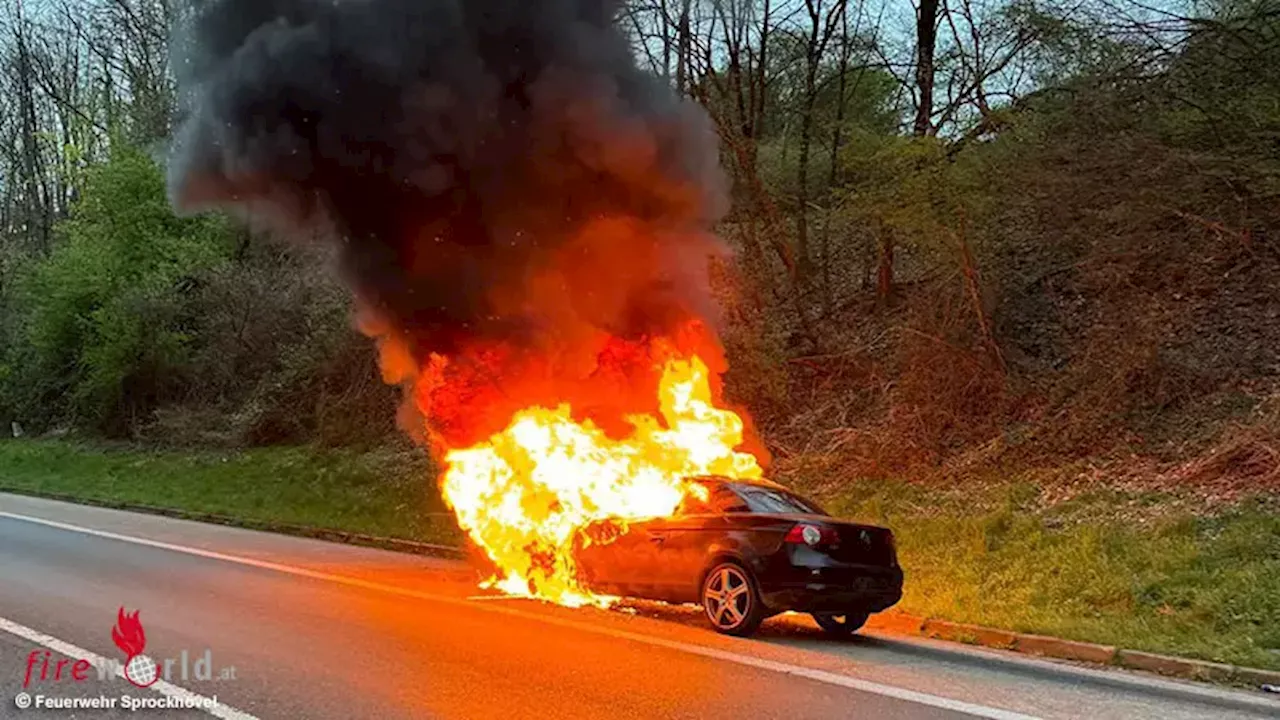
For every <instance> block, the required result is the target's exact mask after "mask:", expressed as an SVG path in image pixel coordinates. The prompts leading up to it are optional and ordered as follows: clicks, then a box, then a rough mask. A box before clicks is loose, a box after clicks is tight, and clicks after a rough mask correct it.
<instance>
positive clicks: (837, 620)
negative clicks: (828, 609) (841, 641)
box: [812, 612, 870, 637]
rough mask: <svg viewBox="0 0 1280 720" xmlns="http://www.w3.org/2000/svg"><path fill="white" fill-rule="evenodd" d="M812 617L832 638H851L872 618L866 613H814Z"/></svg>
mask: <svg viewBox="0 0 1280 720" xmlns="http://www.w3.org/2000/svg"><path fill="white" fill-rule="evenodd" d="M812 615H813V619H814V621H815V622H817V623H818V627H820V628H822V632H824V633H826V634H828V635H830V636H832V637H849V636H850V635H852V634H854V633H855V632H857V631H858V628H861V627H862V626H863V625H865V624H866V622H867V618H868V617H870V615H869V614H868V613H864V612H847V613H842V614H837V613H812Z"/></svg>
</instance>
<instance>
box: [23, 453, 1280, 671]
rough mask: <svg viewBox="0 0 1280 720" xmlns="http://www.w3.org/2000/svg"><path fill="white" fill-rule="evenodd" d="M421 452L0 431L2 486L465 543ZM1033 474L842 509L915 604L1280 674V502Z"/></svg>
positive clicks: (857, 484)
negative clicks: (882, 539) (1216, 500)
mask: <svg viewBox="0 0 1280 720" xmlns="http://www.w3.org/2000/svg"><path fill="white" fill-rule="evenodd" d="M432 477H433V476H432V469H431V466H430V463H429V462H427V460H426V459H425V458H424V457H423V456H422V454H421V453H418V452H411V451H392V450H382V451H377V452H372V453H364V454H358V453H353V452H348V451H335V450H319V449H312V448H268V449H259V450H250V451H243V452H211V451H205V452H159V451H144V450H136V449H127V448H105V447H102V446H96V445H79V444H73V443H66V442H54V441H28V440H5V441H0V488H8V489H19V490H28V491H44V492H57V493H65V494H69V495H73V496H76V497H81V498H92V499H99V500H112V501H127V502H136V503H143V504H147V505H155V506H162V507H170V508H179V509H185V510H196V511H202V512H213V513H220V514H226V515H233V516H238V517H242V518H247V519H253V520H266V521H275V522H286V523H297V524H303V525H310V526H315V527H326V528H334V529H340V530H349V531H356V532H364V533H370V534H377V535H384V536H391V537H399V538H407V539H412V540H422V541H428V542H432V541H434V542H451V541H455V540H457V539H458V530H457V528H456V527H455V526H454V525H453V523H452V522H451V521H450V520H449V519H448V518H442V517H439V516H433V515H430V513H438V512H441V511H443V510H444V508H443V506H442V505H441V502H440V499H439V497H438V495H437V494H436V490H435V482H434V480H433V479H432ZM1041 495H1042V493H1041V490H1040V488H1039V487H1038V486H1036V485H1034V484H1031V483H1018V482H1000V481H994V482H986V483H982V484H975V485H974V486H966V487H958V486H957V487H951V488H937V487H927V486H923V485H919V484H913V483H904V482H889V481H874V482H872V481H854V482H851V483H848V484H846V485H844V486H843V487H842V488H841V489H840V491H839V492H838V493H837V494H836V495H835V496H834V497H824V498H822V499H824V500H826V501H827V505H828V507H829V509H830V510H832V511H833V512H835V513H837V514H839V515H843V516H846V517H851V518H855V519H861V520H864V521H870V522H876V523H881V524H886V525H888V526H890V527H892V528H893V529H894V531H895V532H896V533H897V536H898V545H899V554H900V557H901V560H902V564H903V567H904V568H905V570H906V573H907V583H906V595H905V597H904V598H903V601H902V603H901V606H900V607H901V608H902V609H903V610H905V611H908V612H912V613H917V614H921V615H926V616H930V617H936V618H943V619H947V620H954V621H958V622H967V623H976V624H980V625H989V626H993V627H1000V628H1006V629H1011V630H1017V631H1022V632H1033V633H1042V634H1047V635H1054V636H1058V637H1065V638H1071V639H1077V640H1087V641H1092V642H1101V643H1106V644H1113V645H1117V646H1120V647H1125V648H1132V649H1137V650H1147V651H1152V652H1161V653H1168V654H1174V655H1183V656H1190V657H1197V658H1202V659H1206V660H1214V661H1218V662H1229V663H1235V664H1240V665H1248V666H1254V667H1267V668H1277V669H1280V653H1278V652H1275V651H1276V650H1280V512H1277V509H1276V504H1275V503H1274V500H1273V501H1272V502H1271V504H1268V503H1266V502H1263V501H1261V500H1254V501H1250V502H1245V503H1242V504H1238V505H1236V506H1233V507H1231V508H1229V509H1225V510H1219V511H1216V512H1213V513H1207V512H1200V513H1196V514H1192V513H1191V512H1190V511H1189V510H1186V509H1179V508H1185V507H1187V506H1186V505H1185V504H1180V503H1178V502H1177V500H1178V498H1176V497H1174V496H1171V495H1170V496H1165V495H1159V494H1153V493H1147V494H1124V493H1120V492H1105V493H1103V492H1094V493H1092V494H1085V495H1081V496H1079V497H1077V498H1075V499H1073V500H1070V501H1067V502H1060V503H1057V504H1052V505H1049V504H1046V503H1044V502H1043V501H1042V499H1041Z"/></svg>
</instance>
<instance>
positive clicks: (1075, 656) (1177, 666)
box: [866, 612, 1280, 693]
mask: <svg viewBox="0 0 1280 720" xmlns="http://www.w3.org/2000/svg"><path fill="white" fill-rule="evenodd" d="M866 627H867V628H868V629H871V630H882V631H885V632H888V633H896V634H901V635H915V636H919V637H927V638H934V639H937V640H947V641H951V642H959V643H965V644H967V645H977V646H979V647H988V648H995V649H999V650H1012V651H1014V652H1018V653H1022V654H1025V655H1039V656H1041V657H1048V658H1056V659H1059V660H1074V661H1077V662H1086V663H1091V664H1095V665H1113V666H1117V667H1123V668H1128V669H1130V670H1142V671H1145V672H1150V673H1155V674H1157V675H1165V676H1169V677H1176V678H1182V679H1186V680H1199V681H1202V682H1214V683H1225V684H1232V685H1247V686H1250V687H1253V688H1255V689H1261V690H1264V691H1266V692H1272V693H1274V692H1278V691H1280V671H1276V670H1263V669H1260V668H1249V667H1240V666H1236V665H1224V664H1222V663H1215V662H1207V661H1204V660H1192V659H1190V658H1180V657H1173V656H1170V655H1157V654H1155V653H1148V652H1141V651H1138V650H1125V649H1122V648H1115V647H1112V646H1110V645H1098V644H1095V643H1087V642H1078V641H1075V640H1063V639H1061V638H1054V637H1047V636H1044V635H1031V634H1027V633H1018V632H1012V631H1009V630H1000V629H998V628H989V627H983V626H981V625H966V624H964V623H953V622H949V621H947V620H938V619H935V618H924V617H919V616H916V615H911V614H909V613H901V612H887V613H880V614H879V615H872V616H871V618H870V619H869V620H868V621H867V625H866ZM1269 688H1276V689H1269Z"/></svg>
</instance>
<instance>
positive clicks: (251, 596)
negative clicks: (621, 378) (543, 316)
mask: <svg viewBox="0 0 1280 720" xmlns="http://www.w3.org/2000/svg"><path fill="white" fill-rule="evenodd" d="M121 606H125V607H126V608H128V609H129V610H140V611H141V614H140V619H141V621H142V623H143V625H144V627H145V630H146V638H147V645H146V655H147V656H149V657H151V658H152V659H154V660H156V661H157V663H158V664H159V665H161V666H162V667H163V666H164V665H165V661H166V660H169V661H170V662H169V671H168V673H166V674H165V678H166V680H165V681H164V682H162V683H158V684H157V685H155V686H152V687H151V688H148V689H139V688H136V687H134V686H132V685H131V684H129V683H128V682H126V681H125V680H123V679H121V678H119V677H113V676H112V674H111V673H112V669H113V667H114V666H111V665H109V664H107V663H108V662H117V661H123V660H124V656H123V654H122V653H121V652H120V651H119V650H118V649H117V648H116V646H115V645H114V644H113V642H112V640H111V628H112V626H113V624H114V623H115V620H116V612H117V609H118V608H119V607H121ZM46 650H48V651H49V658H50V665H49V670H48V671H47V673H46V675H47V677H46V679H45V680H44V681H41V680H40V678H39V676H40V672H39V670H40V667H41V664H40V663H41V661H42V659H43V658H44V655H43V653H44V652H45V651H46ZM184 652H185V654H186V660H187V661H186V663H185V668H186V669H185V672H184V669H183V668H184V663H183V654H184ZM33 653H35V656H34V657H36V658H37V662H36V663H35V667H34V670H33V672H32V678H31V679H30V680H29V681H28V678H27V669H28V664H29V659H30V658H32V657H33V655H32V654H33ZM78 658H90V659H92V660H93V661H94V662H95V663H98V664H102V665H104V666H105V667H106V668H107V670H106V674H105V676H102V677H100V676H99V674H98V672H97V670H96V669H95V670H93V671H92V672H90V673H88V675H89V677H87V678H86V679H85V680H84V681H76V680H75V679H73V678H71V677H70V669H71V668H72V667H73V665H72V663H73V662H74V660H75V659H78ZM58 659H66V660H67V662H66V663H65V664H64V667H63V670H64V674H63V677H62V679H61V680H58V679H55V678H54V675H55V674H56V666H57V660H58ZM197 660H199V661H201V662H199V663H197ZM82 676H83V673H82ZM24 685H26V687H24ZM22 692H26V693H27V694H28V696H30V697H31V698H32V701H33V702H35V701H37V700H39V701H42V702H48V701H49V699H50V698H97V697H102V698H106V699H112V698H114V699H115V700H116V701H117V704H118V703H119V702H120V701H121V698H122V696H128V697H129V698H133V699H134V700H137V699H138V698H150V701H151V702H168V703H176V702H178V701H180V700H184V699H185V700H186V701H199V700H200V699H201V698H207V699H212V698H215V697H216V699H217V701H218V704H217V705H216V706H214V707H212V708H211V709H209V710H206V711H200V710H173V709H143V710H139V711H137V712H131V711H130V710H128V709H127V708H124V707H121V706H119V705H118V706H117V708H116V709H115V710H107V711H103V710H96V709H86V710H76V711H69V710H65V709H52V710H51V709H45V710H37V709H28V710H19V709H18V708H17V706H16V704H15V697H16V696H17V695H18V694H19V693H22ZM211 715H212V716H217V717H223V718H230V719H234V720H251V719H252V718H263V719H265V718H284V719H289V720H292V719H294V718H308V719H323V718H335V719H338V718H340V719H342V720H347V719H349V718H372V717H378V718H466V719H472V718H503V719H504V720H515V719H518V718H564V719H567V720H571V719H573V718H593V719H606V718H614V717H617V718H704V717H716V718H718V717H739V718H787V719H788V720H797V719H799V718H823V719H829V718H886V719H889V718H904V719H907V718H910V719H916V718H920V719H923V718H962V717H991V718H1009V719H1010V720H1012V719H1014V718H1020V717H1040V718H1081V717H1088V718H1144V717H1150V718H1160V719H1161V720H1180V719H1182V718H1187V719H1190V718H1196V719H1197V720H1198V719H1200V718H1262V717H1280V702H1276V701H1273V700H1270V699H1268V698H1266V697H1264V696H1261V695H1255V694H1250V693H1244V692H1235V691H1226V690H1220V689H1216V688H1208V687H1205V686H1199V685H1192V684H1189V683H1175V682H1171V681H1167V680H1159V679H1150V678H1146V677H1145V676H1136V675H1131V674H1126V673H1119V672H1103V671H1096V670H1087V669H1080V668H1076V667H1073V666H1070V665H1065V664H1057V663H1049V662H1045V661H1034V660H1027V659H1023V658H1020V657H1017V656H1013V655H1012V654H1009V653H997V652H988V651H977V650H971V649H958V648H954V647H952V646H949V645H946V644H942V643H933V642H928V641H923V642H922V641H907V640H903V639H895V638H892V637H889V636H881V635H874V634H873V635H870V636H867V635H862V636H859V637H856V638H853V639H851V640H848V641H830V640H828V639H826V638H823V637H822V636H821V635H820V634H819V633H818V632H817V630H816V629H815V628H813V627H812V625H811V624H809V623H807V622H803V621H801V620H800V619H798V618H777V619H774V620H772V621H770V622H768V623H766V625H765V627H764V628H763V629H762V631H761V633H760V635H759V636H758V637H757V638H755V639H752V640H741V639H736V638H726V637H722V636H719V635H716V634H714V633H712V632H711V631H709V630H707V629H705V628H703V627H702V626H701V622H700V618H699V616H698V613H697V612H696V610H695V609H689V608H670V607H664V606H656V605H642V606H637V607H633V608H630V609H627V610H624V611H618V610H613V611H601V610H594V609H582V610H569V609H565V608H559V607H553V606H547V605H543V604H541V603H535V602H530V601H521V600H510V599H503V598H495V597H493V596H490V595H486V594H483V593H481V592H479V591H477V590H476V589H475V577H474V575H473V573H472V572H471V571H469V570H468V569H467V567H466V566H465V565H462V564H461V563H457V562H451V561H445V560H436V559H430V558H421V557H414V556H406V555H400V554H396V553H389V552H383V551H378V550H369V549H363V548H354V547H348V546H342V545H333V544H329V543H323V542H318V541H310V540H303V539H298V538H290V537H281V536H275V535H270V534H266V533H258V532H252V531H245V530H239V529H234V528H225V527H218V526H210V525H202V524H198V523H190V522H185V521H178V520H172V519H167V518H159V517H152V516H146V515H136V514H131V513H122V512H117V511H112V510H103V509H99V508H88V507H81V506H76V505H68V504H64V503H57V502H51V501H45V500H36V499H31V498H23V497H17V496H11V495H3V494H0V717H21V718H38V717H50V718H54V717H57V718H61V717H85V718H107V717H109V718H120V717H165V718H168V717H175V718H187V717H196V718H198V717H204V718H208V717H210V716H211Z"/></svg>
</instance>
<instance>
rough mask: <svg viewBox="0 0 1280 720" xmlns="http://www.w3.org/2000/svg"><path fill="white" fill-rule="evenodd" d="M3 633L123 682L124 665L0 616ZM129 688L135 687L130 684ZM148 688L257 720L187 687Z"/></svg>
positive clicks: (227, 719)
mask: <svg viewBox="0 0 1280 720" xmlns="http://www.w3.org/2000/svg"><path fill="white" fill-rule="evenodd" d="M0 630H3V631H4V632H7V633H9V634H10V635H17V636H18V637H20V638H23V639H24V640H28V641H30V642H33V643H35V644H37V645H40V646H42V647H46V648H48V649H50V650H52V651H54V652H56V653H58V654H59V655H66V656H67V657H69V658H73V659H75V660H87V661H88V662H89V664H90V665H93V666H94V667H98V668H103V667H114V668H115V673H114V674H115V676H116V677H118V678H121V679H124V665H123V664H122V663H118V662H112V661H111V660H108V659H107V658H105V657H103V656H101V655H98V654H97V653H93V652H90V651H88V650H85V649H84V648H82V647H78V646H76V645H72V644H71V643H69V642H66V641H64V640H59V639H58V638H56V637H54V636H52V635H48V634H45V633H42V632H40V631H39V630H32V629H31V628H29V627H27V626H25V625H19V624H18V623H16V622H13V621H12V620H6V619H4V618H2V617H0ZM129 687H134V686H133V685H130V686H129ZM147 689H148V690H154V691H156V692H158V693H160V694H161V695H165V696H167V697H171V698H173V699H174V700H178V701H181V702H182V703H184V705H190V706H191V707H192V708H193V709H199V710H203V711H204V712H207V713H209V714H210V715H212V716H214V717H218V718H222V719H223V720H258V719H257V718H256V717H254V716H252V715H250V714H249V713H246V712H242V711H240V710H236V709H235V708H233V707H229V706H227V705H223V704H222V703H221V702H217V703H215V702H213V698H210V697H207V696H204V695H201V694H199V693H194V692H191V691H190V690H187V689H186V688H182V687H178V686H177V685H174V684H173V683H171V682H169V681H167V680H157V681H156V682H155V684H154V685H151V686H150V687H148V688H147Z"/></svg>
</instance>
